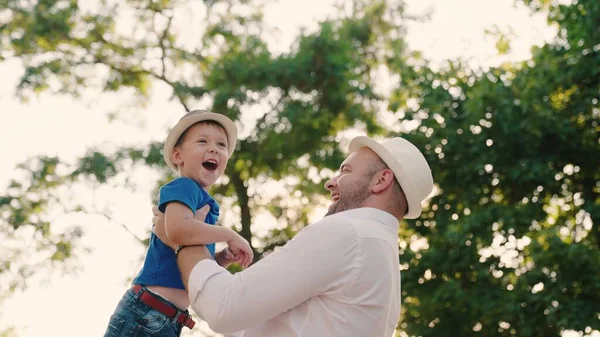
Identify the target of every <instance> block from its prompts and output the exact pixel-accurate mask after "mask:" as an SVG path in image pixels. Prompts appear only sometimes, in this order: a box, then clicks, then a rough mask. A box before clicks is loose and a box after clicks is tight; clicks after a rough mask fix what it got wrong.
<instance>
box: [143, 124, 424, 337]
mask: <svg viewBox="0 0 600 337" xmlns="http://www.w3.org/2000/svg"><path fill="white" fill-rule="evenodd" d="M350 152H351V153H350V155H349V156H348V157H347V158H346V160H344V162H343V163H342V165H341V166H340V172H339V174H338V175H336V176H335V177H333V178H332V179H331V180H329V181H328V182H327V183H325V188H326V189H327V190H329V191H330V192H331V199H332V204H331V206H330V207H329V211H328V212H327V215H326V216H325V217H324V218H323V219H322V220H320V221H318V222H316V223H314V224H312V225H310V226H307V227H306V228H304V229H302V230H301V231H300V232H298V234H297V235H296V236H295V237H294V238H293V239H292V240H290V241H289V242H287V243H286V244H285V245H284V246H283V247H280V248H279V249H278V250H276V251H275V252H273V253H271V254H269V255H268V256H266V257H265V258H264V259H262V260H260V261H259V262H257V263H256V264H254V265H253V266H251V267H249V268H248V269H246V270H244V271H242V272H239V273H237V274H235V275H232V274H230V273H229V272H228V271H227V270H226V269H224V268H222V267H220V266H218V265H217V264H216V263H215V261H213V260H212V259H211V256H210V254H209V253H208V252H207V250H206V248H204V247H203V246H187V247H183V248H182V247H179V248H178V249H177V250H178V254H177V261H178V266H179V268H180V270H181V273H182V277H183V280H184V283H185V286H186V289H187V290H188V296H189V298H190V301H191V303H192V308H193V309H194V311H195V312H196V313H197V314H198V316H199V317H200V318H201V319H203V320H205V321H206V322H207V323H208V325H209V326H210V327H211V329H212V330H214V331H215V332H219V333H223V334H231V333H235V332H239V334H236V336H243V337H263V336H270V337H288V336H290V337H315V336H328V337H330V336H343V337H390V336H392V334H393V333H394V330H395V328H396V325H397V323H398V319H399V314H400V272H399V270H398V226H399V221H400V220H401V219H403V218H407V219H414V218H417V217H418V216H419V215H420V214H421V202H422V201H423V200H424V199H425V198H426V197H427V196H428V195H429V194H430V193H431V191H432V189H433V179H432V176H431V171H430V169H429V165H428V164H427V162H426V161H425V158H424V157H423V155H422V154H421V153H420V151H419V150H418V149H417V148H416V147H415V146H414V145H413V144H411V143H410V142H408V141H406V140H405V139H402V138H392V139H387V140H385V141H383V142H381V143H379V142H377V141H375V140H373V139H370V138H368V137H364V136H360V137H356V138H354V139H353V140H352V141H351V143H350ZM155 215H157V214H156V213H155ZM154 222H155V224H156V228H155V231H156V232H157V235H158V236H159V237H160V238H161V239H164V240H165V242H166V243H167V244H168V245H170V246H171V247H173V248H174V247H177V243H176V242H171V241H169V239H168V238H167V237H166V235H165V233H164V219H163V218H162V217H161V216H160V215H159V216H158V217H157V216H155V218H154Z"/></svg>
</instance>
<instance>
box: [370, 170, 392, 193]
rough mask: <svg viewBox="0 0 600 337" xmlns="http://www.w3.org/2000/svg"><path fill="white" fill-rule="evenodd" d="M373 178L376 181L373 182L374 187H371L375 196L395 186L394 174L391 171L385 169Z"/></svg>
mask: <svg viewBox="0 0 600 337" xmlns="http://www.w3.org/2000/svg"><path fill="white" fill-rule="evenodd" d="M373 178H374V179H375V180H374V182H373V186H372V187H371V191H372V192H373V193H375V194H379V193H381V192H384V191H386V190H387V189H388V188H392V186H394V179H395V178H394V173H393V172H392V170H390V169H385V170H382V171H381V172H378V173H376V174H375V176H374V177H373Z"/></svg>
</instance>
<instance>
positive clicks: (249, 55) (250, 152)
mask: <svg viewBox="0 0 600 337" xmlns="http://www.w3.org/2000/svg"><path fill="white" fill-rule="evenodd" d="M4 2H5V3H6V6H4V7H3V8H8V9H9V10H10V11H11V12H10V16H9V19H8V20H6V21H3V22H0V57H2V58H11V57H18V58H20V59H22V60H23V62H24V64H25V65H26V72H25V73H24V75H23V78H22V80H21V83H20V85H19V88H18V89H19V91H18V92H19V95H21V96H22V97H23V98H24V99H26V98H27V97H30V96H31V95H32V94H35V93H36V92H42V91H46V92H55V93H60V94H66V95H72V96H75V97H77V96H78V95H79V94H80V92H81V91H82V90H83V89H86V90H90V89H93V90H98V91H129V92H132V93H135V95H137V96H138V97H139V101H140V102H141V103H142V104H143V103H144V102H147V98H148V95H149V93H150V89H151V87H152V86H164V87H167V88H169V90H171V91H172V93H173V95H172V96H173V99H174V100H176V101H178V102H179V103H180V104H181V106H182V110H187V109H190V108H192V107H194V108H195V107H196V106H198V105H202V106H203V107H206V108H209V109H212V110H214V111H218V112H222V113H225V114H227V115H228V116H230V117H231V118H233V119H235V120H237V121H240V120H241V116H242V115H243V114H245V113H248V111H249V110H250V109H256V110H258V111H260V115H259V116H258V120H257V122H256V124H255V125H252V126H246V125H241V123H240V124H239V126H240V128H242V129H245V128H246V127H248V128H249V129H250V130H251V132H250V136H248V137H247V138H245V139H243V140H241V142H240V144H239V147H238V149H237V151H236V154H235V157H233V158H232V159H231V161H230V165H229V167H228V169H227V171H226V175H227V178H228V183H227V184H224V185H223V186H221V187H220V188H219V189H218V190H216V192H217V194H218V196H217V198H227V197H230V198H232V199H233V200H235V203H236V205H237V206H239V219H240V221H239V223H240V226H237V227H236V229H237V230H238V231H239V232H240V233H241V234H242V235H243V236H244V237H246V238H248V239H250V238H253V236H254V235H253V232H252V222H253V219H254V216H255V215H256V214H257V213H258V212H261V211H268V212H271V213H272V214H273V215H274V216H275V217H277V218H283V219H284V221H285V222H287V223H288V224H289V226H288V227H286V228H284V229H282V230H273V231H271V233H269V235H268V236H267V237H261V238H255V239H257V240H255V242H254V243H255V246H254V248H255V249H256V251H257V253H258V256H259V257H260V256H262V255H264V254H267V253H268V252H269V251H270V250H271V249H273V248H274V247H276V246H278V245H281V244H283V243H284V242H285V241H287V240H288V239H289V238H291V237H293V235H294V234H295V232H296V231H297V230H298V229H300V228H301V227H302V226H304V225H306V224H307V214H308V212H309V210H310V209H311V208H312V207H314V205H316V204H318V203H319V202H320V201H321V195H322V193H323V192H324V191H323V190H322V188H321V186H320V185H321V184H322V182H323V180H324V179H326V178H327V177H328V175H329V174H330V171H329V170H328V169H333V168H335V167H336V166H337V165H339V163H340V162H341V159H342V152H341V151H340V148H339V146H338V143H337V138H336V136H337V135H338V133H339V132H340V131H343V130H347V129H348V128H351V127H360V128H363V129H364V130H365V131H367V132H368V133H369V134H371V135H379V134H381V135H402V136H403V137H406V138H408V139H409V140H411V141H413V142H414V143H415V144H417V145H418V146H419V148H422V149H424V152H425V154H426V156H427V158H428V161H429V162H430V164H431V166H432V170H433V176H434V180H435V182H436V189H437V194H436V195H435V196H433V197H432V198H431V200H430V201H429V205H428V207H426V208H425V210H424V214H423V216H422V217H421V218H420V219H419V220H416V221H406V222H404V223H403V224H402V226H401V231H400V233H399V244H400V248H401V255H400V262H401V265H402V269H403V276H402V279H403V293H402V298H403V312H402V318H401V323H400V326H399V334H406V335H410V336H498V335H499V336H509V335H518V336H525V337H529V336H532V337H533V336H536V337H537V336H557V335H560V333H561V332H562V331H563V330H565V329H574V330H579V331H585V332H586V333H589V332H590V331H591V330H592V329H595V330H598V329H600V323H599V322H598V315H599V312H598V305H597V303H598V300H599V296H600V295H599V294H600V281H598V280H600V278H599V277H598V276H600V267H599V266H600V261H599V259H600V254H598V253H599V248H600V247H599V245H600V231H599V229H598V226H597V224H598V221H599V220H598V219H599V218H600V196H599V194H600V171H599V170H598V167H599V166H600V162H599V161H600V155H599V154H600V143H599V139H598V135H599V133H600V132H599V131H600V127H599V126H598V122H599V119H600V112H599V109H598V97H597V96H598V92H599V89H600V83H599V82H598V81H599V80H598V79H599V78H600V76H598V72H599V71H600V70H598V69H600V67H599V64H598V63H599V62H600V57H598V55H599V54H598V53H599V52H600V49H599V48H598V46H597V41H599V40H600V36H599V33H600V32H599V30H598V28H597V27H599V25H598V22H599V20H600V5H599V4H598V3H597V1H593V0H581V1H579V2H577V3H574V4H570V5H558V4H554V3H553V2H549V1H541V0H540V1H531V0H524V3H525V4H527V5H529V6H530V7H531V8H532V9H533V10H535V11H544V12H547V13H548V18H549V23H551V24H554V25H557V26H558V27H559V35H558V37H557V39H556V41H554V42H552V43H550V44H547V45H545V46H543V47H539V48H534V49H533V56H532V59H531V60H528V61H526V62H522V63H517V64H503V65H501V66H499V67H495V68H491V69H488V70H483V69H471V68H469V67H468V66H466V65H465V64H464V63H463V62H461V61H460V60H450V61H448V62H447V64H446V65H445V66H444V67H442V68H441V69H440V70H434V68H433V67H431V66H430V64H428V63H427V61H426V60H423V59H421V58H420V57H419V55H418V53H411V52H410V51H408V50H406V47H405V44H404V40H403V37H404V26H403V24H404V21H403V20H405V19H406V14H405V13H404V10H403V6H402V4H399V5H398V4H394V3H392V2H377V1H376V2H367V1H365V2H360V1H355V2H353V3H352V4H351V5H346V6H343V7H342V8H340V13H341V16H340V18H336V19H330V20H327V21H325V22H322V23H320V25H319V28H318V30H317V31H316V32H314V33H311V34H302V35H301V36H299V37H298V40H297V41H296V43H295V44H294V46H293V47H292V50H291V51H290V52H286V53H281V54H277V53H273V52H271V51H269V49H268V45H267V43H266V42H265V39H264V34H263V33H264V32H265V30H266V27H265V26H264V23H263V22H262V19H261V15H260V10H259V7H260V6H259V5H260V4H259V3H258V2H255V3H252V4H249V3H248V2H247V1H239V2H236V1H233V0H231V1H210V2H209V1H205V2H204V3H203V4H200V3H199V2H186V1H167V0H165V1H160V2H159V1H149V0H144V1H142V0H135V1H134V0H129V1H127V2H126V4H124V5H116V4H111V3H109V2H107V1H101V2H100V5H99V6H98V8H93V9H84V8H82V7H80V5H79V4H78V3H77V2H75V1H50V0H43V1H38V2H36V3H27V2H23V1H16V0H4ZM194 4H195V5H194ZM194 6H197V7H194ZM123 9H128V11H127V12H122V10H123ZM118 11H119V13H128V14H121V15H117V12H118ZM198 11H199V12H200V13H203V18H204V20H198V19H197V18H195V20H194V22H202V24H203V26H202V27H196V28H197V29H198V35H197V36H198V39H197V40H196V41H192V42H189V39H188V40H185V41H184V40H183V39H182V37H181V35H180V34H181V32H180V31H178V30H177V23H178V22H182V14H183V13H185V12H192V13H198ZM0 14H2V15H0V18H5V17H7V16H6V15H3V14H4V13H0ZM123 15H125V16H126V20H128V21H129V22H133V23H135V24H133V25H132V27H130V28H131V32H125V33H124V32H121V31H118V30H117V28H116V27H117V22H118V20H122V19H123ZM48 28H52V29H48ZM501 38H502V41H500V42H501V43H499V44H498V46H499V47H502V49H503V50H504V51H505V50H508V46H507V44H508V43H509V41H508V40H507V39H508V38H507V37H506V36H503V35H501ZM381 69H384V70H385V71H387V72H389V75H390V76H391V77H390V78H392V79H395V78H398V83H397V85H396V86H395V87H394V88H393V89H392V91H391V93H390V94H389V96H388V95H387V93H382V92H379V91H378V90H376V88H377V86H376V84H377V80H378V77H377V76H375V75H374V74H375V72H376V71H378V70H381ZM92 70H93V71H92ZM93 74H99V75H93ZM390 112H391V113H392V114H393V116H395V117H396V118H400V119H401V120H402V121H399V122H398V123H395V124H394V125H388V126H386V127H385V128H384V127H382V126H381V125H380V123H379V117H380V116H381V114H384V113H390ZM160 149H161V144H158V143H152V144H148V145H146V146H142V147H139V148H120V149H119V150H117V151H115V152H112V153H104V152H100V151H96V150H93V149H91V150H90V152H89V153H88V155H86V156H84V157H82V158H81V159H80V161H79V162H78V163H77V164H76V165H73V166H70V165H67V164H65V163H63V162H62V161H61V160H60V158H46V157H42V158H36V159H34V160H32V161H31V162H30V163H26V164H25V165H23V166H22V169H23V170H24V172H26V174H27V175H26V176H24V177H22V178H15V180H14V181H13V183H12V185H11V187H10V188H9V190H8V191H7V193H6V195H5V196H2V198H0V210H1V212H0V216H1V217H2V218H1V219H2V220H1V221H0V232H1V233H4V234H5V235H11V234H13V233H14V232H16V231H19V230H23V229H26V228H30V229H31V228H33V229H35V231H37V233H39V237H40V239H39V241H40V242H42V243H46V245H41V246H40V249H42V251H44V252H46V253H47V254H49V256H52V257H53V258H54V260H64V261H66V259H68V258H71V257H72V256H73V254H72V252H73V250H72V249H73V247H74V243H76V241H74V240H75V239H76V238H77V237H78V236H80V235H81V230H79V229H76V228H75V229H73V230H72V231H71V232H68V233H67V234H63V236H62V237H61V236H58V237H56V236H53V235H52V225H51V223H50V222H49V221H48V220H47V213H48V209H49V208H51V207H56V206H57V205H61V204H64V203H65V202H64V200H58V199H57V198H56V195H57V193H58V191H59V190H60V189H63V188H66V187H68V186H70V185H71V184H74V183H77V182H80V181H93V182H94V183H96V184H109V183H114V180H115V177H116V176H117V175H118V174H120V173H122V172H125V171H127V169H128V168H130V167H132V166H136V165H146V166H151V167H153V168H155V169H156V170H158V171H160V172H161V173H162V174H163V177H164V179H163V181H164V180H167V179H169V178H171V177H170V176H169V173H168V172H167V170H166V169H165V167H164V164H163V163H162V159H161V153H160V151H161V150H160ZM307 177H308V178H309V179H307ZM272 180H278V181H280V182H281V183H282V184H283V185H284V186H285V192H282V193H281V195H279V196H277V197H275V198H274V199H265V198H262V196H260V195H257V194H256V193H255V192H253V191H254V187H255V186H259V185H261V184H263V183H265V182H267V181H272ZM159 183H160V182H159ZM286 194H287V195H289V194H293V195H294V197H295V198H294V200H297V203H294V202H292V201H291V199H290V198H286ZM79 210H80V207H79V205H77V204H68V205H66V208H65V212H73V211H79ZM594 225H596V226H594ZM56 243H61V244H60V245H58V247H59V248H60V249H56V248H54V247H55V246H56ZM55 254H56V255H55ZM5 265H6V264H5ZM21 267H26V266H22V265H21ZM8 268H13V269H14V268H15V266H14V264H13V265H9V266H8ZM6 270H7V268H5V269H0V274H2V273H3V272H4V273H5V272H6ZM23 270H24V271H27V270H28V269H27V268H24V269H23ZM27 275H28V274H24V276H27ZM13 284H15V285H16V284H21V283H19V282H17V281H15V282H14V283H13Z"/></svg>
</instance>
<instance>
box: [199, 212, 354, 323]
mask: <svg viewBox="0 0 600 337" xmlns="http://www.w3.org/2000/svg"><path fill="white" fill-rule="evenodd" d="M360 255H361V253H360V251H359V248H358V235H357V234H356V231H355V230H354V228H353V227H352V226H351V225H350V224H349V223H348V222H347V221H346V220H342V219H340V218H336V219H328V218H325V219H323V220H321V221H320V222H318V223H315V224H313V225H310V226H308V227H306V228H304V229H302V230H301V231H300V232H299V233H298V234H297V235H296V236H295V237H294V238H293V239H292V240H290V241H289V242H288V243H287V244H286V245H284V246H283V247H280V248H279V249H277V250H276V251H275V252H273V253H271V254H270V255H268V256H266V257H265V258H263V259H262V260H260V261H259V262H257V263H256V264H255V265H253V266H251V267H249V268H248V269H246V270H244V271H242V272H239V273H237V274H234V275H232V274H230V273H229V272H228V271H227V270H226V269H224V268H222V267H220V266H219V265H217V264H216V263H215V262H214V261H212V260H203V261H200V262H198V264H196V266H195V267H194V269H193V270H192V272H191V274H190V278H189V283H188V284H189V286H188V287H189V289H188V291H189V292H188V296H189V298H190V302H191V304H192V308H193V309H194V311H195V312H196V313H197V314H198V316H199V317H200V318H201V319H203V320H204V321H206V322H207V323H208V325H209V326H210V328H211V329H212V330H213V331H215V332H218V333H223V334H226V333H232V332H236V331H241V330H245V329H248V328H250V327H252V326H254V325H256V324H260V323H262V322H265V321H267V320H269V319H270V318H273V317H275V316H276V315H278V314H280V313H283V312H285V311H287V310H289V309H291V308H293V307H295V306H297V305H299V304H300V303H302V302H304V301H306V300H308V299H309V298H311V297H314V296H319V295H321V294H325V293H327V292H329V291H333V289H336V288H339V287H340V286H341V285H342V284H344V283H349V282H353V281H354V280H355V279H356V278H357V276H358V273H359V270H360V265H359V259H358V256H360Z"/></svg>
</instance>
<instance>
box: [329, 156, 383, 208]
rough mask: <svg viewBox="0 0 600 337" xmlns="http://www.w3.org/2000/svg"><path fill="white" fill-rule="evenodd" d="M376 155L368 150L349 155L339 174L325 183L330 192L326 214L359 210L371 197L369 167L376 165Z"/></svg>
mask: <svg viewBox="0 0 600 337" xmlns="http://www.w3.org/2000/svg"><path fill="white" fill-rule="evenodd" d="M377 160H378V157H377V155H376V154H375V153H374V152H373V151H371V150H370V149H368V148H361V149H360V150H358V151H356V152H353V153H351V154H350V155H349V156H348V158H346V160H344V162H343V163H342V165H341V166H340V172H339V173H338V175H336V176H335V177H333V178H331V179H330V180H329V181H327V182H326V183H325V188H326V189H327V190H328V191H329V192H331V200H332V202H333V203H332V204H331V205H330V206H329V210H328V212H327V214H326V216H327V215H331V214H335V213H338V212H342V211H347V210H350V209H354V208H359V207H361V206H362V205H363V203H364V202H365V200H367V198H369V196H370V195H371V189H370V184H371V178H372V176H369V175H371V174H370V172H371V170H369V165H370V164H373V163H376V162H377Z"/></svg>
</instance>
